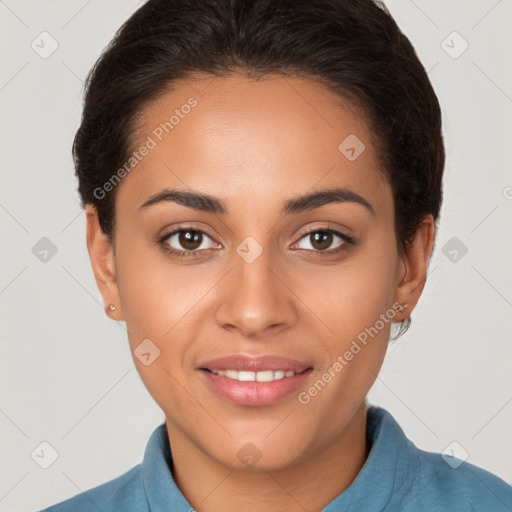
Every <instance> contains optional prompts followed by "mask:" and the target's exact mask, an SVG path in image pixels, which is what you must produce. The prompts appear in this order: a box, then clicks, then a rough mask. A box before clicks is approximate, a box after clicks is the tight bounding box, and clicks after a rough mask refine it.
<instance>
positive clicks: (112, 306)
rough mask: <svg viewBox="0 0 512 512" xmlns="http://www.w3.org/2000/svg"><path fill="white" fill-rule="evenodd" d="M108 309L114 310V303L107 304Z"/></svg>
mask: <svg viewBox="0 0 512 512" xmlns="http://www.w3.org/2000/svg"><path fill="white" fill-rule="evenodd" d="M108 309H109V310H110V311H115V310H116V307H115V306H114V304H110V305H109V307H108Z"/></svg>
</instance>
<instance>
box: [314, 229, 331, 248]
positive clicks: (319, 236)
mask: <svg viewBox="0 0 512 512" xmlns="http://www.w3.org/2000/svg"><path fill="white" fill-rule="evenodd" d="M312 237H313V241H314V243H312V245H313V247H315V248H316V249H319V250H322V249H327V248H328V247H329V246H330V245H331V243H332V240H331V238H332V233H329V232H327V231H317V232H315V233H313V234H312ZM326 240H327V243H326ZM317 242H320V247H317V246H316V245H315V244H316V243H317Z"/></svg>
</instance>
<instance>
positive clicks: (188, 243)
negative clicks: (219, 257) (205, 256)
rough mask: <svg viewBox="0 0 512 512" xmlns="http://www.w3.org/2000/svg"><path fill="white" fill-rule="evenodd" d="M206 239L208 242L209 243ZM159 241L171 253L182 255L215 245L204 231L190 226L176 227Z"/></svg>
mask: <svg viewBox="0 0 512 512" xmlns="http://www.w3.org/2000/svg"><path fill="white" fill-rule="evenodd" d="M208 241H209V242H210V243H209V244H208ZM159 243H160V244H162V245H163V246H164V247H165V248H166V249H167V250H168V251H169V252H171V253H172V254H176V255H182V256H183V255H186V254H188V253H196V252H199V251H200V250H203V249H211V248H214V247H215V243H214V242H213V240H212V239H211V238H210V237H209V236H208V235H207V234H206V233H205V232H204V231H201V230H199V229H192V228H180V229H176V230H175V231H173V232H172V233H169V234H168V235H165V237H163V238H162V239H161V240H160V241H159Z"/></svg>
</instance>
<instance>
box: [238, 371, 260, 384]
mask: <svg viewBox="0 0 512 512" xmlns="http://www.w3.org/2000/svg"><path fill="white" fill-rule="evenodd" d="M238 380H240V381H242V382H248V381H251V380H256V373H255V372H244V371H241V372H238Z"/></svg>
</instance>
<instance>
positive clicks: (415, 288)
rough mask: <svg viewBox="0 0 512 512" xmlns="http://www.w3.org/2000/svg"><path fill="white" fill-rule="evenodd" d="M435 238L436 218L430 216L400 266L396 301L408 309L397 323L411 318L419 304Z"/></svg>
mask: <svg viewBox="0 0 512 512" xmlns="http://www.w3.org/2000/svg"><path fill="white" fill-rule="evenodd" d="M434 237H435V222H434V217H433V216H432V215H431V214H428V215H426V216H425V217H424V218H423V220H422V222H421V224H420V226H419V227H418V229H417V231H416V234H415V236H414V239H413V241H412V242H411V244H410V245H409V246H408V247H407V249H406V251H405V253H404V254H403V257H402V259H401V261H400V262H399V264H398V271H397V274H396V275H397V283H396V285H397V286H396V290H395V301H396V302H398V303H399V304H407V307H406V308H404V310H403V311H402V312H401V313H398V314H397V315H396V319H395V320H394V321H395V322H402V321H403V320H405V319H406V318H407V317H408V316H410V314H411V312H412V310H413V309H414V308H415V307H416V304H417V303H418V300H419V298H420V296H421V293H422V292H423V288H424V287H425V282H426V280H427V270H428V263H429V261H430V256H431V253H432V248H433V245H434Z"/></svg>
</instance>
